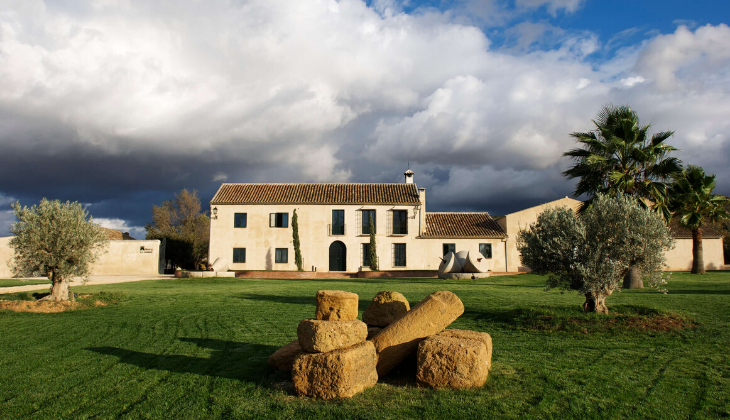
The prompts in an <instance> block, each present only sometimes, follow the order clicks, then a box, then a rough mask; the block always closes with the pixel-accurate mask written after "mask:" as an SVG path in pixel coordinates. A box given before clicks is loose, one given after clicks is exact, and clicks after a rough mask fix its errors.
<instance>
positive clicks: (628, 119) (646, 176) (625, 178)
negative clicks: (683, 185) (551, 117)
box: [563, 104, 682, 220]
mask: <svg viewBox="0 0 730 420" xmlns="http://www.w3.org/2000/svg"><path fill="white" fill-rule="evenodd" d="M593 124H594V125H595V127H596V129H595V130H593V131H589V132H585V133H580V132H577V133H571V134H570V135H571V137H573V138H575V139H576V141H577V142H578V143H580V144H581V146H582V147H581V148H575V149H572V150H570V151H568V152H566V153H564V154H563V156H567V157H570V158H572V159H573V160H574V161H575V162H576V163H575V165H573V167H571V168H570V169H568V170H566V171H565V172H563V175H565V176H566V177H567V178H568V179H573V178H580V180H579V181H578V184H577V185H576V187H575V191H574V192H573V196H574V197H579V196H581V195H584V194H585V195H587V196H588V200H586V201H585V202H584V204H583V206H582V207H581V211H584V210H586V209H588V208H589V207H590V205H591V203H592V202H593V197H595V196H596V194H597V193H602V194H607V195H609V196H615V195H616V194H617V193H619V192H621V193H623V194H627V195H632V196H634V197H636V199H637V201H638V202H639V204H640V205H641V206H643V207H651V208H652V209H654V210H655V211H658V212H659V213H660V214H661V215H662V217H664V219H665V220H669V218H670V217H671V214H670V212H669V210H668V208H667V186H666V182H665V181H668V180H670V179H671V175H672V173H675V172H678V171H681V170H682V164H681V162H680V161H679V160H678V159H677V158H675V157H670V156H669V154H670V153H671V152H673V151H675V150H677V149H676V148H675V147H672V146H670V145H668V144H665V143H664V141H665V140H666V139H668V138H669V137H671V136H672V135H673V134H674V132H673V131H662V132H659V133H655V134H654V135H652V136H651V137H649V134H648V132H649V128H650V125H645V126H641V125H640V123H639V116H638V115H637V114H636V112H635V111H633V110H632V109H631V108H630V107H628V106H626V105H624V106H614V105H611V104H609V105H604V106H603V108H602V109H601V111H600V112H599V113H598V115H597V116H596V119H595V120H593Z"/></svg>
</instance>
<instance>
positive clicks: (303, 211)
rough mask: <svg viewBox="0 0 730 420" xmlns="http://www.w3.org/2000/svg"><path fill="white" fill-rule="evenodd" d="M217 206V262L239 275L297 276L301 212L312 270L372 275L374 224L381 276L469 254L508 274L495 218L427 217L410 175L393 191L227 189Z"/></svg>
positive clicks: (388, 187)
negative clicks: (295, 234) (272, 272)
mask: <svg viewBox="0 0 730 420" xmlns="http://www.w3.org/2000/svg"><path fill="white" fill-rule="evenodd" d="M210 206H211V213H210V214H211V215H212V217H211V223H210V251H209V261H215V260H216V259H217V258H219V257H223V258H225V259H227V260H228V261H230V262H231V264H230V265H229V269H230V270H234V271H249V270H277V271H279V270H296V265H295V263H294V246H293V239H292V218H293V214H294V210H296V213H297V220H298V226H299V238H300V241H301V252H302V259H303V262H304V264H303V268H304V270H305V271H318V272H328V271H329V272H347V273H356V272H363V271H369V264H368V255H369V252H370V245H369V244H370V219H371V218H372V221H373V228H374V230H375V236H376V243H377V247H376V248H377V252H376V254H377V257H378V265H379V268H380V270H383V271H417V270H433V271H435V270H437V269H438V266H439V263H440V262H441V257H442V256H443V255H444V254H445V253H447V252H449V251H462V250H465V251H470V252H472V253H473V254H476V253H481V254H482V255H483V256H484V257H486V258H487V259H489V260H490V262H491V263H490V264H489V267H490V268H491V270H492V271H505V269H506V260H505V249H506V248H505V241H506V238H507V234H506V233H505V232H504V230H503V229H502V227H501V226H500V225H499V224H498V223H496V222H495V221H494V220H493V219H492V217H491V216H490V215H489V214H488V213H428V212H426V189H425V188H420V189H419V188H417V186H416V184H414V183H413V172H412V171H410V170H409V171H407V172H406V173H405V182H404V183H393V184H385V183H382V184H354V183H347V184H344V183H343V184H305V183H302V184H223V185H221V187H220V189H219V190H218V192H217V193H216V194H215V196H214V197H213V199H212V200H211V202H210ZM403 274H405V273H403Z"/></svg>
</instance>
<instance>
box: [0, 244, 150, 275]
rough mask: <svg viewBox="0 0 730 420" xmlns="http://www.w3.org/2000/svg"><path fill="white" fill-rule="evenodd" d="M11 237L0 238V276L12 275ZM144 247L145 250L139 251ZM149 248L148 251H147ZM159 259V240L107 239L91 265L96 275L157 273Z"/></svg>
mask: <svg viewBox="0 0 730 420" xmlns="http://www.w3.org/2000/svg"><path fill="white" fill-rule="evenodd" d="M11 238H12V237H4V238H0V278H11V277H12V276H13V274H12V272H11V271H10V268H9V267H8V262H9V261H10V259H11V258H12V257H13V249H12V248H10V247H9V246H8V243H9V242H10V239H11ZM140 247H144V248H145V251H141V250H140ZM148 250H149V251H148ZM159 259H160V241H158V240H152V241H109V246H108V247H107V248H106V252H105V253H104V254H102V255H101V256H100V258H99V259H98V260H97V262H96V263H94V264H93V265H92V267H91V274H92V275H97V276H119V275H148V274H149V275H157V273H158V268H159Z"/></svg>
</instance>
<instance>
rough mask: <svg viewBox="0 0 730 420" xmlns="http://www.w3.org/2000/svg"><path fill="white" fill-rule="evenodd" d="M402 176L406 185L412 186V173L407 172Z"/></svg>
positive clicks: (410, 171)
mask: <svg viewBox="0 0 730 420" xmlns="http://www.w3.org/2000/svg"><path fill="white" fill-rule="evenodd" d="M403 175H405V176H406V184H413V171H412V170H410V169H409V170H407V171H406V172H405V173H404V174H403Z"/></svg>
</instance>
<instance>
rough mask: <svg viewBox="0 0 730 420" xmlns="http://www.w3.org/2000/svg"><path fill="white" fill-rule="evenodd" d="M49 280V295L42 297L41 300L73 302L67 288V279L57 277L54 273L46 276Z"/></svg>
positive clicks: (69, 290) (69, 289)
mask: <svg viewBox="0 0 730 420" xmlns="http://www.w3.org/2000/svg"><path fill="white" fill-rule="evenodd" d="M48 277H49V278H50V280H51V294H50V295H48V296H46V297H44V298H43V300H52V301H54V302H61V301H64V300H75V299H74V298H73V293H71V287H69V284H68V279H66V278H64V277H61V276H59V275H58V274H56V273H50V274H49V276H48Z"/></svg>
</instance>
